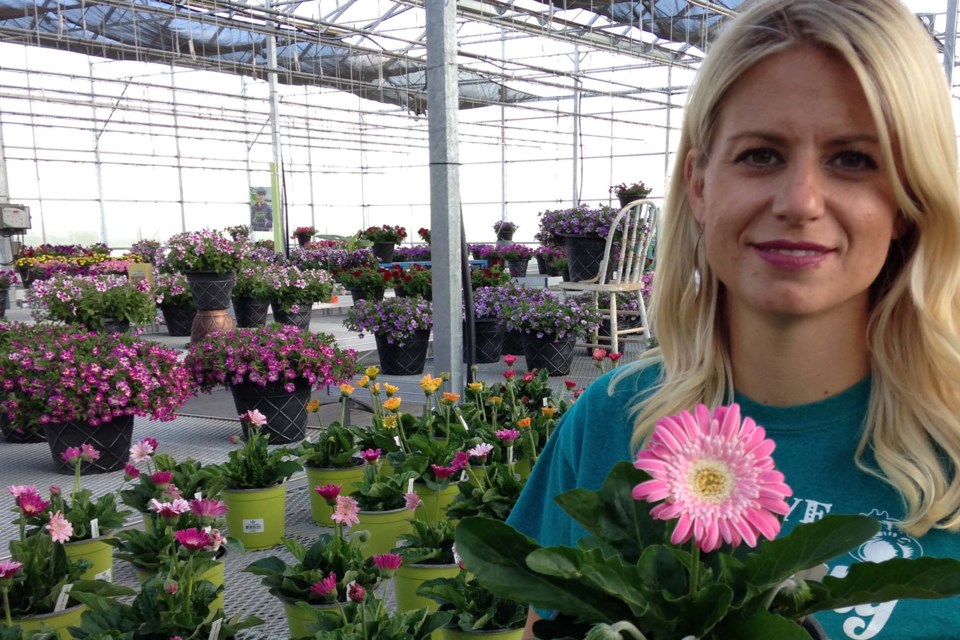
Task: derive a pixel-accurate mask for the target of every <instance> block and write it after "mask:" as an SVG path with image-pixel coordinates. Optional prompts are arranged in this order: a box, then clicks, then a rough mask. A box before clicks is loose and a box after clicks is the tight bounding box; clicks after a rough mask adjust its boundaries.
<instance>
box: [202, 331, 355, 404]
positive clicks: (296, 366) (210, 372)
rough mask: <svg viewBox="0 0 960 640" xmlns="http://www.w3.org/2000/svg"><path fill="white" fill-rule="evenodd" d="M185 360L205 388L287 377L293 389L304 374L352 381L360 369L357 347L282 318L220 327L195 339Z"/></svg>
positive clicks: (314, 379) (315, 381) (323, 380)
mask: <svg viewBox="0 0 960 640" xmlns="http://www.w3.org/2000/svg"><path fill="white" fill-rule="evenodd" d="M185 365H186V367H187V369H188V370H189V371H190V375H191V376H192V377H193V382H194V384H195V385H196V388H197V390H198V391H203V392H205V393H209V392H211V391H212V390H213V389H216V388H218V387H228V386H230V385H233V384H243V383H245V382H249V383H252V384H257V385H259V386H261V387H265V386H267V384H273V383H278V382H282V383H283V384H284V387H285V389H286V391H287V392H288V393H292V392H293V391H294V388H295V385H294V381H295V380H296V379H298V378H304V379H306V380H307V381H308V382H309V383H310V384H311V385H312V386H313V387H314V388H317V389H319V388H321V387H324V386H337V385H339V384H340V383H342V382H346V381H347V380H349V379H350V377H351V376H353V374H354V373H356V370H357V360H356V354H355V353H354V351H353V349H340V347H338V346H337V343H336V341H335V340H334V339H333V336H330V335H327V334H324V333H312V332H309V331H300V329H298V328H296V327H294V326H290V325H280V324H269V325H267V326H264V327H254V328H252V329H236V330H234V331H230V332H228V333H222V332H214V333H212V334H210V335H209V336H207V337H206V338H205V339H204V340H201V341H200V342H196V343H193V344H191V345H190V350H189V352H188V353H187V358H186V361H185Z"/></svg>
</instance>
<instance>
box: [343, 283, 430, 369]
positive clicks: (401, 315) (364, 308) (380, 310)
mask: <svg viewBox="0 0 960 640" xmlns="http://www.w3.org/2000/svg"><path fill="white" fill-rule="evenodd" d="M343 325H344V326H345V327H346V328H348V329H350V330H351V331H356V332H357V333H359V334H360V337H361V338H362V337H363V335H364V334H365V333H372V334H373V335H374V337H375V338H376V342H377V354H378V355H379V356H380V366H381V368H382V369H383V372H384V373H386V374H389V375H411V374H419V373H423V366H424V364H425V362H426V358H427V346H428V343H429V340H430V329H431V328H432V327H433V309H432V306H431V304H430V303H429V302H427V301H426V300H425V299H424V298H420V297H417V298H402V297H393V298H386V299H384V300H358V301H357V302H355V303H354V304H353V306H352V307H351V308H350V309H349V310H348V311H347V316H346V318H344V320H343Z"/></svg>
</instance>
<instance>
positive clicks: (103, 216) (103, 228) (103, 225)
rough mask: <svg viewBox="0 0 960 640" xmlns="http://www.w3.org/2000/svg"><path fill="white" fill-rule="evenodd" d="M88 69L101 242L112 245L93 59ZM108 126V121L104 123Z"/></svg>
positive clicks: (88, 62) (89, 61)
mask: <svg viewBox="0 0 960 640" xmlns="http://www.w3.org/2000/svg"><path fill="white" fill-rule="evenodd" d="M87 69H88V70H89V72H90V111H91V112H92V113H91V115H92V117H93V161H94V162H95V163H96V170H97V201H98V202H99V204H100V242H102V243H103V244H105V245H107V246H110V242H109V240H107V212H106V208H105V207H104V205H103V164H101V162H100V134H101V133H103V132H102V131H100V121H99V119H98V118H97V105H96V100H95V98H94V97H95V96H96V91H95V90H94V88H93V61H92V60H87ZM104 128H106V123H104Z"/></svg>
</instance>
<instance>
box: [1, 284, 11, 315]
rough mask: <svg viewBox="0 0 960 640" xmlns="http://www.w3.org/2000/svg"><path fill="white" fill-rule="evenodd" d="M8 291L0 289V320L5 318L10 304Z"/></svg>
mask: <svg viewBox="0 0 960 640" xmlns="http://www.w3.org/2000/svg"><path fill="white" fill-rule="evenodd" d="M9 291H10V290H9V289H0V318H5V317H6V316H7V307H8V306H9V304H10V298H9V295H8V294H9Z"/></svg>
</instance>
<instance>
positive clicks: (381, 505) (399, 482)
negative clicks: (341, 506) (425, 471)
mask: <svg viewBox="0 0 960 640" xmlns="http://www.w3.org/2000/svg"><path fill="white" fill-rule="evenodd" d="M361 456H362V457H363V459H364V460H366V461H367V466H366V467H365V469H364V472H363V478H362V479H361V480H360V482H355V483H354V484H353V491H352V492H351V493H350V497H351V498H353V499H354V500H356V502H357V505H358V507H359V511H358V512H357V518H358V520H359V521H358V523H357V529H358V530H360V529H364V530H367V531H369V532H370V538H369V539H367V540H366V541H365V542H364V543H363V552H364V554H366V555H368V556H372V555H374V554H378V553H389V552H391V551H392V550H393V549H394V547H396V545H397V540H399V538H400V536H401V534H403V533H406V532H407V531H409V530H410V526H411V525H410V523H411V521H412V520H413V515H414V512H415V511H416V510H417V507H418V506H419V505H420V496H418V495H417V494H416V493H414V491H413V482H414V480H415V479H416V478H417V472H415V471H407V470H396V471H394V472H392V473H386V472H385V471H384V470H383V459H382V457H381V452H380V450H379V449H368V450H365V451H363V452H361Z"/></svg>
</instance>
